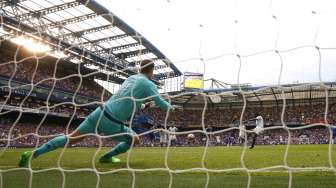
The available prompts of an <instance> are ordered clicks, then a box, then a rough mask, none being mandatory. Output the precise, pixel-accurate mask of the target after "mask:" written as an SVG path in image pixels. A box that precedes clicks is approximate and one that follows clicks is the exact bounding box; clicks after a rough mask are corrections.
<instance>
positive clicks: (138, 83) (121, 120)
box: [19, 60, 179, 167]
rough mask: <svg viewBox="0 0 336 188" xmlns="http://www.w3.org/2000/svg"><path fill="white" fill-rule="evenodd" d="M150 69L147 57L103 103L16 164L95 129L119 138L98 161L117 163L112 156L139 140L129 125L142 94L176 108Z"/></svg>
mask: <svg viewBox="0 0 336 188" xmlns="http://www.w3.org/2000/svg"><path fill="white" fill-rule="evenodd" d="M153 72H154V64H153V62H151V61H149V60H145V61H143V62H142V63H141V70H140V73H139V74H136V75H133V76H130V77H129V78H127V79H126V80H125V81H124V83H123V84H122V85H121V87H120V89H119V91H118V92H117V93H116V94H114V95H113V96H112V97H111V98H110V99H109V100H108V101H107V102H106V103H105V104H104V105H103V106H100V107H98V108H97V109H96V110H95V111H93V112H92V113H91V114H90V115H89V116H88V117H87V118H86V119H85V120H84V121H83V122H82V123H81V124H80V125H79V127H78V128H77V129H76V130H75V131H74V132H72V133H71V134H69V135H61V136H58V137H55V138H53V139H52V140H50V141H49V142H47V143H45V144H43V145H41V146H40V147H39V148H37V149H36V150H34V151H26V152H24V153H23V154H22V155H21V158H20V161H19V166H20V167H28V164H29V161H30V159H34V158H37V157H39V156H40V155H43V154H44V153H47V152H50V151H53V150H55V149H57V148H62V147H64V146H65V145H66V143H69V144H74V143H76V142H78V141H80V140H82V139H83V138H84V136H81V135H84V134H90V133H97V134H98V135H104V136H111V135H115V134H118V135H117V136H112V137H111V139H113V140H114V141H117V142H119V143H118V145H116V146H115V147H114V148H112V150H111V151H109V152H108V153H106V154H105V155H103V156H102V157H101V158H100V159H99V162H101V163H117V162H120V159H118V158H116V157H115V156H116V155H118V154H121V153H124V152H126V151H127V150H128V149H130V147H131V145H132V142H134V144H136V143H138V142H139V138H138V136H137V135H136V133H135V132H133V130H132V129H130V128H129V125H128V124H127V123H126V122H127V121H129V120H130V118H131V116H132V114H133V113H134V112H136V111H137V110H139V109H140V108H146V107H148V106H149V105H150V103H145V104H143V103H144V98H147V97H151V96H152V98H151V99H153V101H154V102H155V105H157V106H159V107H160V108H161V109H163V110H174V109H175V108H179V107H178V106H175V105H170V104H169V103H168V102H166V101H165V100H163V99H162V98H161V97H160V95H159V93H158V89H157V87H156V85H155V84H154V83H153V82H152V81H151V78H152V77H153Z"/></svg>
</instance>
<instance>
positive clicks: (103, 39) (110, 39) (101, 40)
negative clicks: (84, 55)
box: [83, 33, 132, 45]
mask: <svg viewBox="0 0 336 188" xmlns="http://www.w3.org/2000/svg"><path fill="white" fill-rule="evenodd" d="M129 36H132V35H131V34H129V33H125V34H121V35H114V36H111V37H106V38H101V39H97V40H92V41H90V42H85V43H83V45H91V44H92V45H96V44H98V43H103V42H109V41H113V40H117V39H122V38H126V37H129Z"/></svg>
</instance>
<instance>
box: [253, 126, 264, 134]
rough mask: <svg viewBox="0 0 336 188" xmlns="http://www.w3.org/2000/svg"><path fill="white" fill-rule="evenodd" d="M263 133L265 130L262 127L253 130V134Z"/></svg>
mask: <svg viewBox="0 0 336 188" xmlns="http://www.w3.org/2000/svg"><path fill="white" fill-rule="evenodd" d="M263 131H264V129H263V128H261V127H256V128H254V129H253V132H255V133H256V134H261V133H262V132H263Z"/></svg>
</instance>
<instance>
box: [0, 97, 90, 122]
mask: <svg viewBox="0 0 336 188" xmlns="http://www.w3.org/2000/svg"><path fill="white" fill-rule="evenodd" d="M23 99H24V98H21V97H11V98H9V99H7V98H6V97H4V96H0V107H1V106H3V110H10V111H16V110H18V109H21V110H24V111H34V110H38V111H40V112H41V113H45V112H47V111H48V113H49V114H53V115H57V116H62V117H70V116H72V115H73V114H74V113H75V115H76V117H80V118H85V117H86V116H87V115H88V114H89V113H90V112H92V111H93V109H94V108H92V107H91V108H88V107H85V106H75V105H70V104H61V105H60V104H57V103H51V102H49V103H48V105H47V104H46V103H45V101H41V100H38V99H32V98H28V99H26V100H23ZM6 108H8V109H6ZM75 108H76V110H75Z"/></svg>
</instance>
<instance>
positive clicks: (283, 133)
mask: <svg viewBox="0 0 336 188" xmlns="http://www.w3.org/2000/svg"><path fill="white" fill-rule="evenodd" d="M75 128H76V127H75V126H73V125H70V126H69V127H66V125H59V124H50V123H48V124H47V123H42V124H41V125H40V123H28V122H25V123H22V122H20V121H19V122H14V121H13V120H9V119H1V120H0V130H2V131H1V133H0V146H2V147H3V146H5V145H6V144H7V139H8V137H10V139H11V141H10V144H9V146H10V147H35V146H36V145H40V144H42V143H44V142H46V141H47V140H49V139H51V138H52V137H54V136H56V135H59V134H67V133H71V132H72V131H73V130H74V129H75ZM10 132H11V134H9V133H10ZM289 133H290V134H289ZM33 134H35V135H33ZM188 134H190V133H183V131H180V130H179V131H178V134H176V138H177V139H176V140H175V141H174V142H172V144H171V145H172V146H205V144H206V142H207V141H208V145H209V146H232V145H239V142H238V130H237V129H233V130H229V129H225V128H223V129H219V130H217V131H216V132H212V131H208V132H207V134H205V133H200V132H195V133H192V134H194V138H193V139H190V137H188ZM37 135H38V136H37ZM160 135H162V134H160V130H159V129H158V130H157V131H156V132H154V133H148V134H142V135H141V136H140V144H139V145H137V146H143V147H153V146H166V145H167V143H163V145H162V143H161V142H160ZM289 135H290V140H288V137H289ZM250 136H251V135H250V134H248V138H249V140H251V138H250ZM99 138H100V139H101V140H102V146H103V147H112V146H114V145H115V144H116V143H115V142H114V141H113V140H112V139H111V138H101V137H99V136H87V137H86V138H85V139H84V140H83V141H81V142H79V143H77V144H74V145H71V147H74V146H76V147H97V146H99ZM329 140H330V132H329V128H327V127H325V126H314V127H311V128H302V129H284V128H279V129H266V130H265V131H264V132H263V133H262V134H261V135H259V136H258V137H257V144H259V145H280V144H287V143H290V144H328V143H329ZM37 141H38V143H37Z"/></svg>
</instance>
